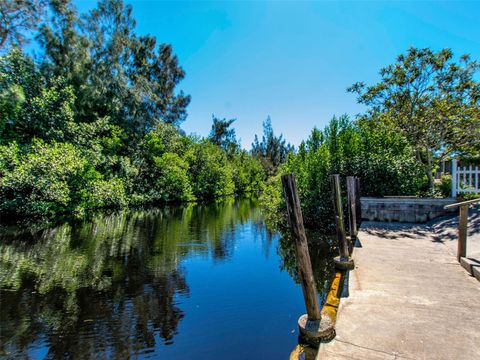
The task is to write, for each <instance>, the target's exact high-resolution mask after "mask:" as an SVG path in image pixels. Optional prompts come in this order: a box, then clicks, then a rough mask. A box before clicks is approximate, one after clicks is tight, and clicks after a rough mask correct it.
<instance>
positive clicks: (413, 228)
mask: <svg viewBox="0 0 480 360" xmlns="http://www.w3.org/2000/svg"><path fill="white" fill-rule="evenodd" d="M458 220H459V219H458V212H457V213H456V214H452V215H448V216H445V217H442V218H438V219H435V220H432V221H429V222H427V223H425V224H411V223H394V222H390V223H388V222H376V221H367V222H363V224H362V231H365V232H366V233H368V234H370V235H374V236H377V237H379V238H381V239H382V240H385V239H386V240H395V239H400V238H410V239H416V238H419V237H422V238H429V239H430V240H431V241H432V242H434V243H438V244H442V245H445V246H446V247H447V248H448V249H449V250H450V252H451V253H453V254H456V251H457V250H456V248H457V240H458ZM467 256H468V257H469V258H472V259H476V260H480V206H479V205H476V206H474V207H471V208H470V209H469V212H468V228H467Z"/></svg>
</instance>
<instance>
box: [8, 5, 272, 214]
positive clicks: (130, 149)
mask: <svg viewBox="0 0 480 360" xmlns="http://www.w3.org/2000/svg"><path fill="white" fill-rule="evenodd" d="M46 3H47V2H45V1H38V2H25V3H22V4H23V5H22V4H20V3H18V4H17V5H18V6H16V7H8V8H5V9H3V8H2V9H0V10H1V11H2V12H5V14H7V13H8V15H9V16H14V13H15V12H17V13H19V12H22V13H24V12H25V11H27V10H28V11H29V13H28V14H30V15H28V14H25V13H24V14H23V15H25V16H27V15H28V16H29V17H28V19H27V20H28V21H27V20H25V22H23V23H22V24H23V25H22V26H20V25H19V27H17V28H15V29H10V30H9V31H10V32H9V33H8V34H3V33H0V36H4V37H6V40H3V38H1V40H2V42H3V43H2V49H1V50H2V52H3V53H4V55H3V56H1V57H0V176H1V177H0V213H1V214H2V215H4V216H5V215H7V216H12V217H26V218H39V217H46V218H53V217H55V216H58V215H69V214H75V215H76V216H78V217H81V216H83V215H84V214H86V213H87V212H88V211H90V210H93V209H97V208H106V207H109V208H118V207H123V206H126V205H128V204H133V205H139V204H146V203H158V202H178V201H194V200H214V199H218V198H221V197H225V196H229V195H238V194H242V193H245V192H255V191H258V190H260V189H261V188H262V185H263V182H264V180H265V172H264V170H263V168H262V166H261V163H260V161H259V160H258V159H256V158H254V157H252V156H251V155H250V154H249V153H247V152H245V151H244V150H242V149H241V148H240V146H239V144H238V140H237V139H236V137H235V131H234V130H233V129H231V128H229V127H230V125H231V124H232V122H233V121H226V120H219V119H216V118H214V119H213V126H212V134H211V136H210V137H209V138H207V139H202V138H199V137H195V136H188V135H186V134H185V133H184V132H183V131H182V130H181V129H180V127H179V125H180V124H181V123H182V121H183V120H184V119H185V117H186V114H187V113H186V107H187V105H188V103H189V101H190V97H189V96H188V95H185V94H184V93H183V92H182V91H178V90H177V85H178V83H179V82H180V81H181V80H182V79H183V78H184V76H185V73H184V71H183V69H182V68H181V67H180V66H179V64H178V59H177V57H176V56H175V55H174V53H173V50H172V47H171V46H170V45H167V44H160V45H157V44H156V39H155V38H153V37H151V36H148V35H146V36H138V35H137V34H136V33H135V21H134V19H133V17H132V8H131V7H130V6H124V4H123V2H122V1H121V0H102V1H100V2H99V4H98V6H97V8H95V9H93V10H91V11H90V12H89V13H87V14H83V15H82V16H79V15H78V14H77V12H76V9H75V7H74V6H73V5H72V4H71V3H70V2H69V1H67V0H51V1H48V5H49V7H48V11H47V9H46ZM22 6H23V7H22ZM27 7H28V9H27ZM34 8H35V9H37V8H38V10H39V16H34V14H32V11H33V9H34ZM40 13H42V14H43V13H45V14H49V15H51V19H48V18H47V17H46V16H45V17H44V16H40ZM2 14H3V13H2ZM42 19H43V20H42ZM41 20H42V21H41ZM40 21H41V22H40ZM35 29H38V34H37V36H36V38H37V39H38V40H39V44H38V45H39V48H40V49H41V50H42V56H41V58H40V59H37V60H34V59H33V58H32V57H31V56H30V55H28V54H26V53H25V52H24V51H23V50H22V49H21V48H20V47H18V46H15V45H21V44H22V43H24V42H25V41H26V39H25V34H26V33H28V31H30V32H33V31H34V30H35ZM3 45H6V46H3Z"/></svg>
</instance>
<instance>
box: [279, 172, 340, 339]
mask: <svg viewBox="0 0 480 360" xmlns="http://www.w3.org/2000/svg"><path fill="white" fill-rule="evenodd" d="M282 185H283V193H284V196H285V202H286V204H287V213H288V222H289V225H290V227H291V230H292V235H293V238H294V240H295V249H296V254H297V267H298V275H299V277H300V282H301V285H302V291H303V297H304V300H305V307H306V309H307V314H305V315H302V316H301V317H300V318H299V319H298V326H299V329H300V333H301V334H302V335H303V337H304V339H305V341H306V342H307V343H308V344H310V345H312V346H318V345H319V344H320V341H321V340H325V339H331V338H333V336H335V330H334V328H333V322H332V320H331V319H330V317H329V316H323V317H322V316H321V313H320V306H319V304H318V299H317V289H316V287H315V279H314V277H313V271H312V264H311V261H310V255H309V253H308V244H307V236H306V234H305V228H304V225H303V216H302V210H301V208H300V199H299V197H298V193H297V187H296V183H295V176H294V175H293V174H285V175H283V176H282Z"/></svg>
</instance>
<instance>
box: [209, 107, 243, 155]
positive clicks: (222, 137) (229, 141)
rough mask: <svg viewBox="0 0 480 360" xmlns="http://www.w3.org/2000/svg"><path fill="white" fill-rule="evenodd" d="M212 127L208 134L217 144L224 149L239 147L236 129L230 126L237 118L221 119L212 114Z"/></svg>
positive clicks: (213, 142)
mask: <svg viewBox="0 0 480 360" xmlns="http://www.w3.org/2000/svg"><path fill="white" fill-rule="evenodd" d="M212 121H213V124H212V129H211V130H210V134H209V135H208V139H209V140H210V141H211V142H212V144H215V145H217V146H220V147H221V148H222V149H224V150H229V149H232V148H233V149H238V148H239V147H240V146H239V145H238V142H237V137H236V135H235V129H233V128H230V126H231V125H232V124H233V123H234V122H235V121H236V119H230V120H227V119H225V118H224V119H219V118H217V117H215V115H212Z"/></svg>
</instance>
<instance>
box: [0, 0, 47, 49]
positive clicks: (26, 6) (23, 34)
mask: <svg viewBox="0 0 480 360" xmlns="http://www.w3.org/2000/svg"><path fill="white" fill-rule="evenodd" d="M44 9H45V1H44V0H2V1H0V50H2V49H5V48H8V47H11V46H21V45H23V44H25V43H26V42H28V38H27V34H28V33H29V32H32V31H33V30H35V28H36V27H37V26H38V24H39V23H40V21H41V20H42V17H43V15H44V13H45V11H44Z"/></svg>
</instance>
